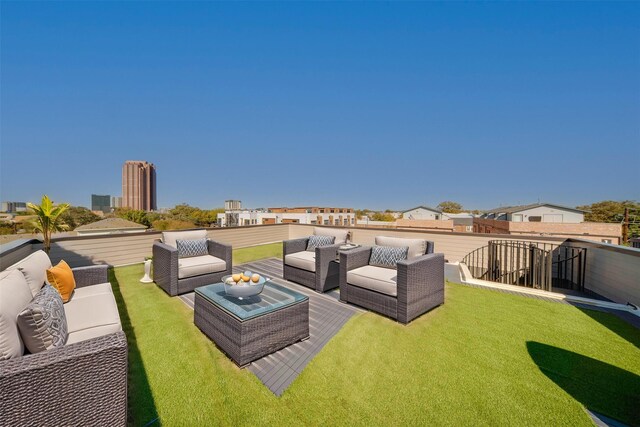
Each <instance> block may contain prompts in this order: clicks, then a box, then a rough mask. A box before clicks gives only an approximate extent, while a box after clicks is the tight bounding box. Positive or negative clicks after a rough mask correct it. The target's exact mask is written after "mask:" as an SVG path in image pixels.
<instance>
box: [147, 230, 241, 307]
mask: <svg viewBox="0 0 640 427" xmlns="http://www.w3.org/2000/svg"><path fill="white" fill-rule="evenodd" d="M206 238H207V230H187V231H166V232H164V233H162V240H161V241H156V242H155V243H154V244H153V280H154V281H155V282H156V284H157V285H158V286H160V287H161V288H162V289H164V290H165V292H166V293H168V294H169V295H171V296H175V295H180V294H184V293H187V292H192V291H193V290H194V289H195V288H197V287H199V286H204V285H209V284H211V283H216V282H219V281H220V280H221V279H222V277H223V276H225V275H227V274H231V267H232V265H231V255H232V248H231V246H229V245H225V244H222V243H218V242H215V241H213V240H208V241H207V246H208V254H207V255H202V256H194V257H189V258H179V257H178V249H177V243H176V241H177V240H195V239H206Z"/></svg>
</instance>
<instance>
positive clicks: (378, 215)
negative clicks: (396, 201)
mask: <svg viewBox="0 0 640 427" xmlns="http://www.w3.org/2000/svg"><path fill="white" fill-rule="evenodd" d="M369 219H370V220H371V221H385V222H393V221H395V220H396V219H395V218H394V217H393V215H391V214H390V213H384V212H374V213H373V214H372V215H371V216H369Z"/></svg>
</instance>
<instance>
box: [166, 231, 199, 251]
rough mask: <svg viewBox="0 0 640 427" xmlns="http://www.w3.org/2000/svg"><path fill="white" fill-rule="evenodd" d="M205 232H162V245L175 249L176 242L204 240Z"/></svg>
mask: <svg viewBox="0 0 640 427" xmlns="http://www.w3.org/2000/svg"><path fill="white" fill-rule="evenodd" d="M206 238H207V230H187V231H163V232H162V243H166V244H167V245H169V246H173V247H174V248H177V245H176V240H194V239H206Z"/></svg>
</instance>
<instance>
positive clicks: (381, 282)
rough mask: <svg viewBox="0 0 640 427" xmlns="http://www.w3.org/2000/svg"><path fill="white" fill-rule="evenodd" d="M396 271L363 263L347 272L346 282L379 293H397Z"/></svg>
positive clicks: (393, 294) (394, 294) (392, 294)
mask: <svg viewBox="0 0 640 427" xmlns="http://www.w3.org/2000/svg"><path fill="white" fill-rule="evenodd" d="M397 281H398V272H397V271H396V270H393V269H390V268H382V267H375V266H373V265H365V266H364V267H360V268H355V269H353V270H350V271H348V272H347V283H349V284H350V285H354V286H357V287H359V288H364V289H370V290H372V291H376V292H380V293H381V294H385V295H391V296H394V297H395V296H397V295H398V284H397Z"/></svg>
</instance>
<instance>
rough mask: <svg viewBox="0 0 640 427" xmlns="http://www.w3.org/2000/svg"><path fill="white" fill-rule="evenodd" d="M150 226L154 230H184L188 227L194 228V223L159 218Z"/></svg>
mask: <svg viewBox="0 0 640 427" xmlns="http://www.w3.org/2000/svg"><path fill="white" fill-rule="evenodd" d="M151 226H152V227H153V229H154V230H156V231H167V230H186V229H189V228H194V227H195V224H194V223H192V222H189V221H180V220H177V219H159V220H156V221H153V222H152V223H151Z"/></svg>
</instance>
